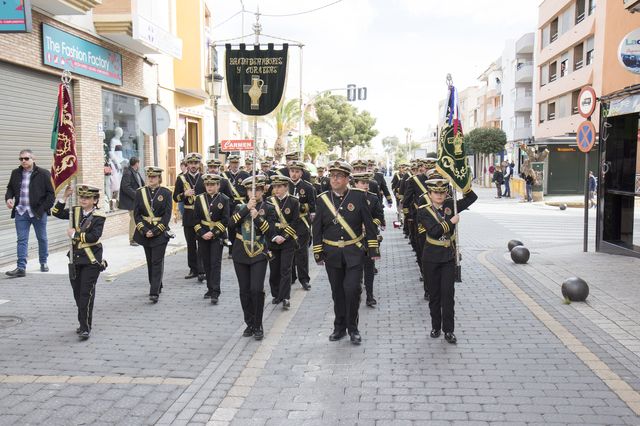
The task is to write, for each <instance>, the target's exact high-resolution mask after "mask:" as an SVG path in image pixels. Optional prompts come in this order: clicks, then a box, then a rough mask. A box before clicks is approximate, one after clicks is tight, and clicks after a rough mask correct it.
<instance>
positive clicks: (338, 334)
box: [329, 330, 347, 342]
mask: <svg viewBox="0 0 640 426" xmlns="http://www.w3.org/2000/svg"><path fill="white" fill-rule="evenodd" d="M346 335H347V332H346V331H344V330H342V331H338V330H333V333H331V334H330V335H329V341H330V342H337V341H338V340H340V339H343V338H344V337H346Z"/></svg>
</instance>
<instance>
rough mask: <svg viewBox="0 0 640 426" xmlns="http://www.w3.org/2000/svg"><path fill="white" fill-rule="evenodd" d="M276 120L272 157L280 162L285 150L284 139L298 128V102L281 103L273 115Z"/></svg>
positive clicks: (294, 100)
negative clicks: (275, 135)
mask: <svg viewBox="0 0 640 426" xmlns="http://www.w3.org/2000/svg"><path fill="white" fill-rule="evenodd" d="M274 117H275V119H276V134H277V138H276V143H275V145H274V147H273V156H274V157H275V159H276V160H277V161H280V159H281V158H282V155H283V154H284V152H285V150H286V149H287V145H286V138H287V135H288V134H289V132H290V131H291V130H293V129H295V128H296V127H297V126H298V120H299V118H300V101H299V100H298V99H290V100H289V101H286V102H283V103H282V104H281V105H280V108H278V110H277V111H276V113H275V115H274Z"/></svg>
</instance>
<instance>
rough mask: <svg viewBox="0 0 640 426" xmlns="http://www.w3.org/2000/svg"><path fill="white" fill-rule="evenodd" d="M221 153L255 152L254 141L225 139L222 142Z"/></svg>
mask: <svg viewBox="0 0 640 426" xmlns="http://www.w3.org/2000/svg"><path fill="white" fill-rule="evenodd" d="M220 151H224V152H230V151H253V139H225V140H223V141H222V142H220Z"/></svg>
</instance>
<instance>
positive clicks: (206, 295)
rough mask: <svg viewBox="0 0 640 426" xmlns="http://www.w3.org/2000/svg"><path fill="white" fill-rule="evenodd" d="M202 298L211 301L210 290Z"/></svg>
mask: <svg viewBox="0 0 640 426" xmlns="http://www.w3.org/2000/svg"><path fill="white" fill-rule="evenodd" d="M204 298H205V299H211V290H209V291H207V292H206V293H205V294H204Z"/></svg>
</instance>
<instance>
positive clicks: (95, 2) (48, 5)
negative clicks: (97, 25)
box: [31, 0, 102, 15]
mask: <svg viewBox="0 0 640 426" xmlns="http://www.w3.org/2000/svg"><path fill="white" fill-rule="evenodd" d="M100 4H102V0H31V5H32V6H35V7H37V8H39V9H42V10H44V11H45V12H48V13H50V14H52V15H84V14H86V13H87V12H89V11H90V10H91V9H93V8H94V7H96V6H99V5H100Z"/></svg>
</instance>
